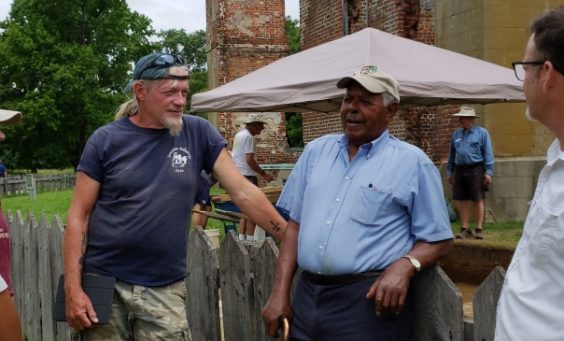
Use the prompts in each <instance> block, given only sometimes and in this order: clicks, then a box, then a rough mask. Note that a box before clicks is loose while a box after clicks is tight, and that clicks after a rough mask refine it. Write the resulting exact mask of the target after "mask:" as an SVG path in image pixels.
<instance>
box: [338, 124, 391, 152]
mask: <svg viewBox="0 0 564 341" xmlns="http://www.w3.org/2000/svg"><path fill="white" fill-rule="evenodd" d="M389 136H390V132H389V130H388V129H386V130H384V131H383V132H382V134H380V136H378V137H377V138H376V139H374V140H372V141H370V142H368V143H365V144H363V145H361V146H360V150H366V153H367V154H371V153H373V152H374V151H375V150H378V147H379V146H381V145H383V144H384V142H383V141H386V140H387V139H388V137H389ZM337 143H339V148H340V149H343V150H345V151H347V150H348V146H349V139H348V138H347V136H346V135H345V134H343V135H341V138H339V139H338V140H337ZM367 156H369V155H367Z"/></svg>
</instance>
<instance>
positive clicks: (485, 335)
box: [472, 265, 505, 341]
mask: <svg viewBox="0 0 564 341" xmlns="http://www.w3.org/2000/svg"><path fill="white" fill-rule="evenodd" d="M504 281H505V270H504V269H503V267H501V266H499V265H498V266H496V267H495V268H494V269H493V270H492V272H490V274H489V276H488V277H486V279H485V280H484V281H483V282H482V284H481V285H480V287H479V288H478V289H477V290H476V291H475V292H474V297H473V298H472V307H473V309H474V332H473V339H474V340H476V341H479V340H493V339H494V338H495V319H496V307H497V302H498V301H499V296H500V294H501V288H502V287H503V282H504Z"/></svg>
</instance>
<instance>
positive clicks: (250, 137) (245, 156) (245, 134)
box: [231, 114, 272, 240]
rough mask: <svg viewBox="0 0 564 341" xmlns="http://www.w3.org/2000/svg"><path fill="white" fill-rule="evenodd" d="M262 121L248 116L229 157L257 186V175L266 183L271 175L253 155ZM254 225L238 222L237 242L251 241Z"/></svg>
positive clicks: (248, 222)
mask: <svg viewBox="0 0 564 341" xmlns="http://www.w3.org/2000/svg"><path fill="white" fill-rule="evenodd" d="M265 124H266V122H265V121H264V119H263V117H262V115H261V114H250V115H249V116H248V117H247V119H246V120H245V128H244V129H243V130H241V131H239V132H238V133H237V134H235V138H234V139H233V151H232V154H231V156H232V157H233V161H234V162H235V166H237V168H238V169H239V171H241V173H243V175H244V176H245V178H247V180H249V181H250V182H252V183H253V184H254V185H255V186H258V175H260V176H261V177H263V178H264V179H265V180H266V182H270V181H272V175H270V174H268V173H267V172H265V171H264V170H263V169H262V168H260V166H259V164H258V163H257V160H256V157H255V154H256V152H257V146H256V140H255V136H256V135H259V134H260V133H261V132H262V130H263V129H264V125H265ZM254 233H255V223H254V222H253V221H251V220H249V219H245V218H243V219H241V221H240V222H239V240H245V238H246V239H247V240H253V236H254Z"/></svg>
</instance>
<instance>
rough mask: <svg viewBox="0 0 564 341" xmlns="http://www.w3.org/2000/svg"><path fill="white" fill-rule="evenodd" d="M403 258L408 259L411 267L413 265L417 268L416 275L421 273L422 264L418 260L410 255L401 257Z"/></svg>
mask: <svg viewBox="0 0 564 341" xmlns="http://www.w3.org/2000/svg"><path fill="white" fill-rule="evenodd" d="M401 258H405V259H407V260H408V261H409V262H410V263H411V265H413V268H415V273H418V272H419V271H421V262H419V260H418V259H417V258H415V257H413V256H410V255H405V256H401Z"/></svg>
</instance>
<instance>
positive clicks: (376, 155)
mask: <svg viewBox="0 0 564 341" xmlns="http://www.w3.org/2000/svg"><path fill="white" fill-rule="evenodd" d="M337 86H338V87H340V88H346V89H347V92H346V95H345V98H344V100H343V103H342V106H341V122H342V126H343V130H344V134H339V135H329V136H324V137H321V138H319V139H316V140H314V141H312V142H310V143H309V144H308V145H307V147H306V148H305V150H304V152H303V154H302V156H301V157H300V159H299V160H298V162H297V164H296V166H295V168H294V170H293V171H292V174H291V175H290V177H289V178H288V181H287V183H286V185H285V187H284V191H283V192H282V195H281V196H280V199H279V201H278V203H277V205H278V206H279V207H280V208H282V209H284V210H286V211H287V212H288V213H289V216H290V218H291V220H290V223H289V225H288V227H287V230H286V232H285V236H284V239H283V241H282V245H281V248H280V255H279V259H278V267H277V275H276V278H275V283H274V285H273V289H272V293H271V296H270V298H269V301H268V302H267V304H266V306H265V308H264V310H263V317H264V319H265V323H266V326H267V332H268V333H269V335H275V334H276V332H277V329H278V327H279V319H280V317H288V318H291V325H292V328H291V338H295V339H299V340H367V339H370V340H374V339H378V340H409V339H411V337H412V335H411V326H412V323H413V305H412V303H413V302H412V298H411V295H410V293H409V290H408V289H409V286H410V280H411V278H412V277H413V276H414V275H415V274H416V273H417V272H418V271H419V270H420V269H421V268H424V267H427V266H430V265H432V264H433V263H435V262H436V261H437V260H438V259H439V258H440V257H441V256H442V255H444V254H445V253H446V251H447V249H448V247H449V246H450V245H451V243H452V241H451V240H452V232H451V229H450V223H449V219H448V214H447V212H446V205H445V201H444V197H443V191H442V188H441V183H440V177H439V173H438V170H437V168H436V167H435V165H434V164H433V163H432V162H431V160H430V159H429V158H428V157H427V156H426V155H425V154H424V153H423V152H422V151H421V150H420V149H418V148H417V147H415V146H412V145H410V144H408V143H405V142H402V141H400V140H398V139H396V138H395V137H393V136H391V135H390V134H389V132H388V129H387V128H388V124H389V123H390V121H391V120H392V119H393V117H394V115H395V113H396V111H397V110H398V107H399V91H398V84H397V81H396V80H395V79H394V78H393V77H392V76H390V75H388V74H386V73H384V72H382V71H381V70H379V69H378V68H377V67H376V66H365V67H363V68H362V70H361V71H359V72H357V73H355V74H353V75H352V76H350V77H344V78H343V79H341V80H340V81H339V82H338V84H337ZM297 265H299V266H300V267H301V268H302V269H303V272H302V277H301V278H300V280H299V281H298V285H297V288H296V292H295V296H294V302H293V306H292V308H290V302H289V289H290V284H291V280H292V277H293V275H294V273H295V271H296V268H297Z"/></svg>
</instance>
